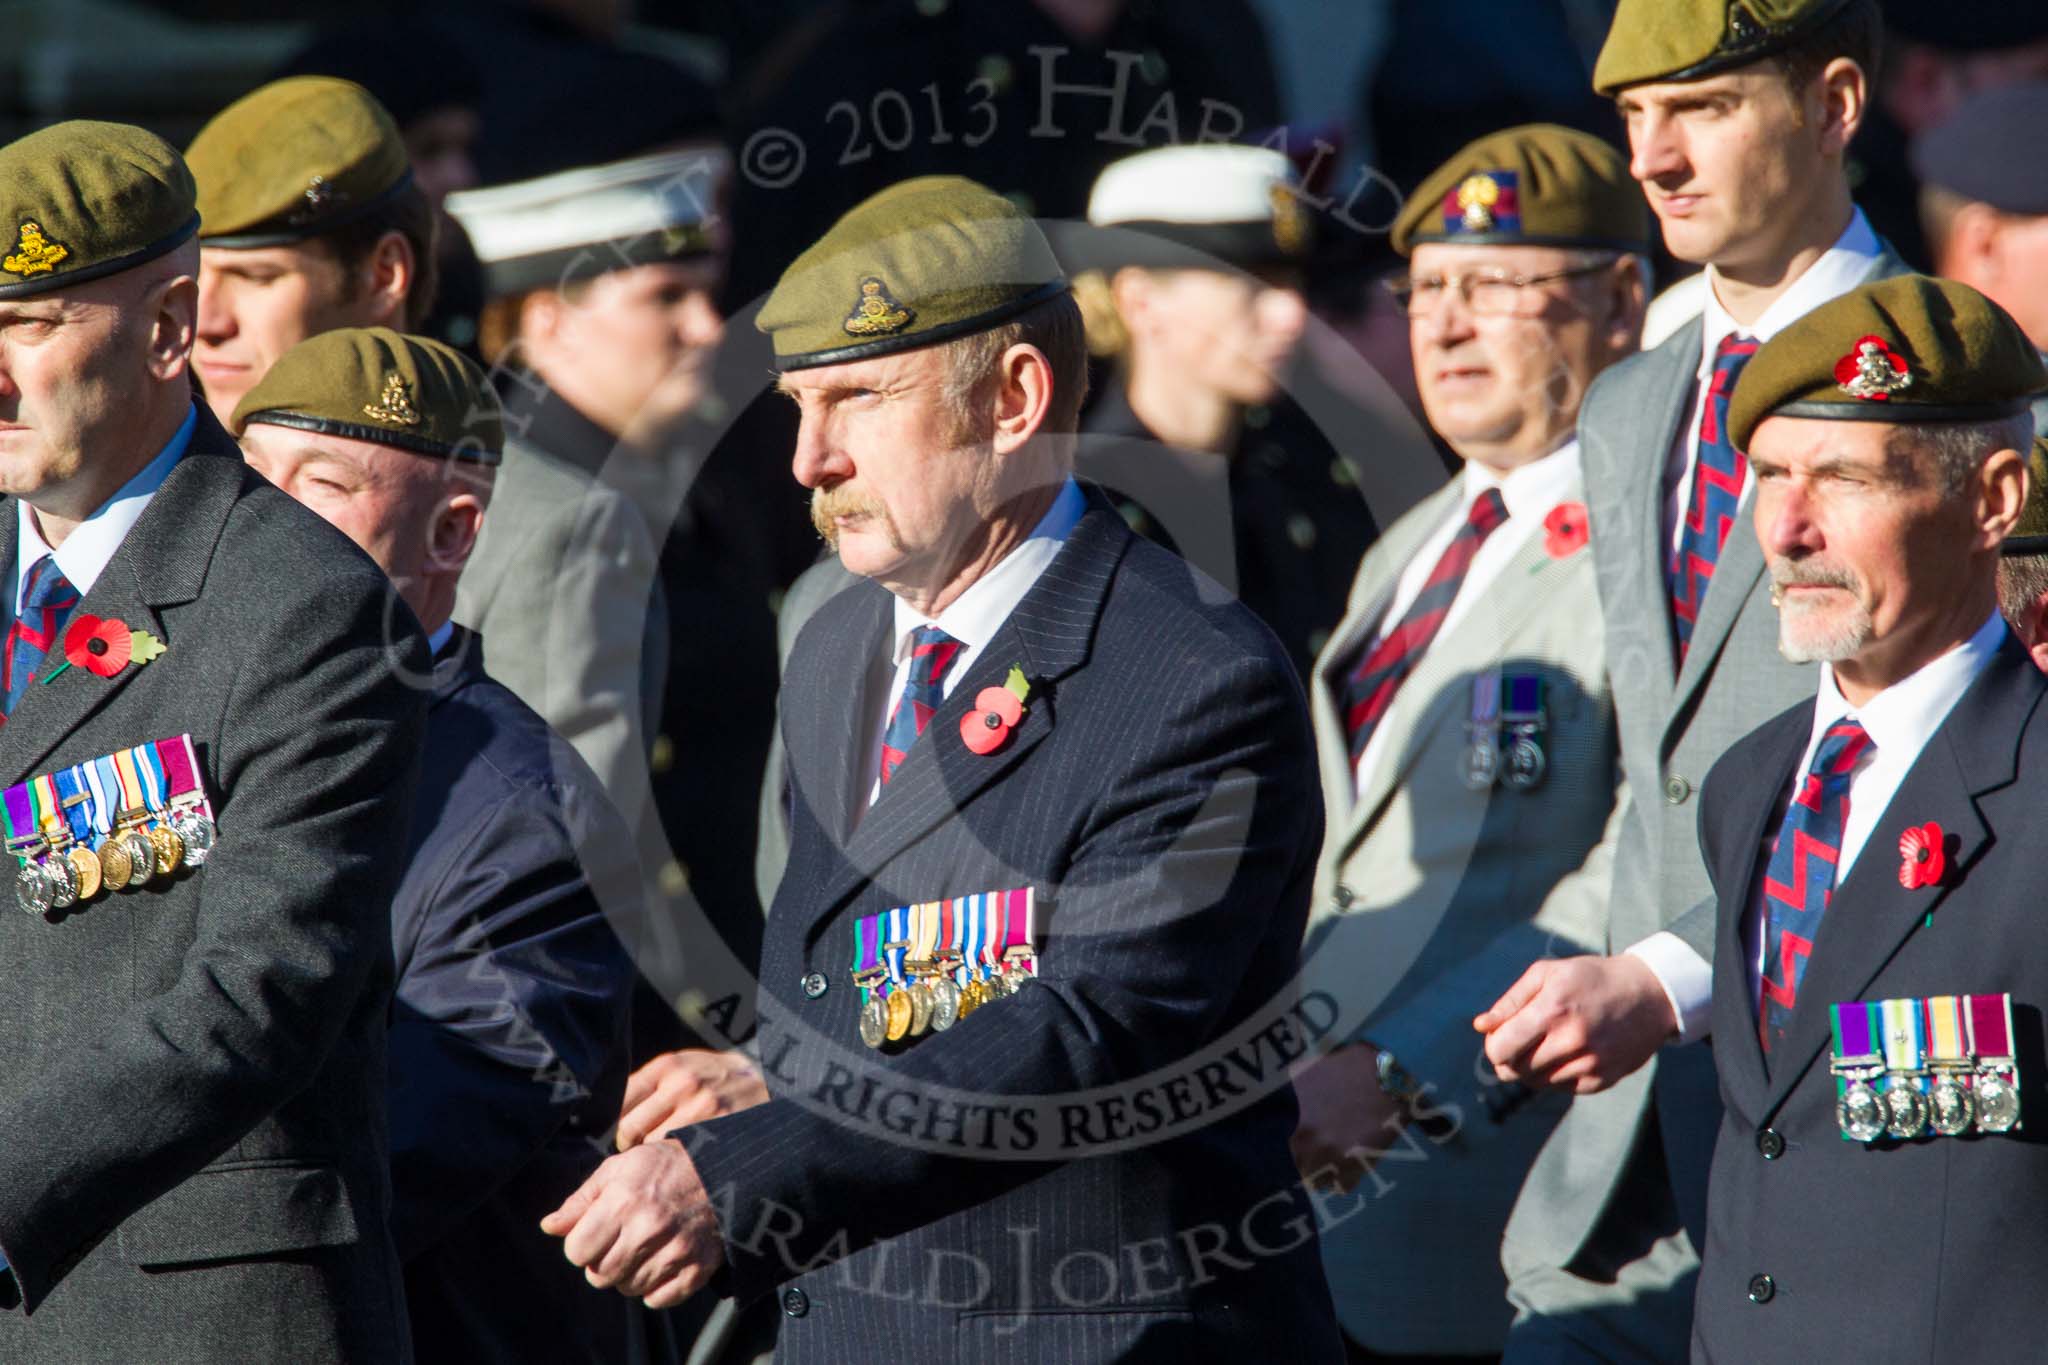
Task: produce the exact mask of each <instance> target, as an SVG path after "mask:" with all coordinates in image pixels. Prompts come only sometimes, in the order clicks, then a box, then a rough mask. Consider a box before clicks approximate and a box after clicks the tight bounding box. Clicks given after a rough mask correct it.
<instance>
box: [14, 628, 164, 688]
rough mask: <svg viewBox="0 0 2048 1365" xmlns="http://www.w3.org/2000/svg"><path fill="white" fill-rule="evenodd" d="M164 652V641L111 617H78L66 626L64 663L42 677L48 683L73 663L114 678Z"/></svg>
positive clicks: (105, 676)
mask: <svg viewBox="0 0 2048 1365" xmlns="http://www.w3.org/2000/svg"><path fill="white" fill-rule="evenodd" d="M163 652H164V642H163V641H162V640H159V639H157V638H156V636H154V635H151V634H150V633H149V632H148V631H146V630H130V629H129V628H128V623H127V622H125V621H122V620H119V619H117V618H115V617H112V616H107V617H99V616H90V615H79V616H74V617H72V618H71V624H70V625H68V626H66V627H64V662H63V663H61V664H58V665H57V666H56V667H55V668H53V669H51V670H50V671H49V672H48V673H46V674H44V675H43V681H44V682H49V681H51V680H52V679H54V678H55V677H56V676H57V675H58V674H59V673H62V672H63V671H64V670H65V669H67V668H69V667H71V666H72V665H73V664H76V665H78V666H79V667H80V668H83V669H87V670H89V671H91V672H92V673H95V674H97V675H98V676H100V677H102V678H111V677H113V676H114V675H115V674H116V673H119V672H120V671H121V670H122V669H124V668H126V667H127V666H128V665H129V664H131V663H133V664H146V663H148V662H149V661H150V660H151V659H154V658H155V657H156V656H157V655H159V654H161V653H163Z"/></svg>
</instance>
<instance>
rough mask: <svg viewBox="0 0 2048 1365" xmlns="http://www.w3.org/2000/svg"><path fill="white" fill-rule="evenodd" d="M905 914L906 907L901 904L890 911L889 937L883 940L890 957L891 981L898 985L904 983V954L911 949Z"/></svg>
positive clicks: (884, 949)
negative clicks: (906, 933)
mask: <svg viewBox="0 0 2048 1365" xmlns="http://www.w3.org/2000/svg"><path fill="white" fill-rule="evenodd" d="M903 916H904V907H903V906H900V905H899V906H897V907H896V908H895V909H894V910H891V911H890V912H889V918H888V923H889V937H888V938H886V939H884V940H883V941H882V952H883V953H884V954H886V955H887V956H888V959H889V982H890V984H891V985H893V986H898V987H900V986H902V984H903V955H904V954H905V953H907V952H908V951H909V950H910V944H909V943H908V942H907V941H906V940H905V939H904V932H905V930H904V926H903Z"/></svg>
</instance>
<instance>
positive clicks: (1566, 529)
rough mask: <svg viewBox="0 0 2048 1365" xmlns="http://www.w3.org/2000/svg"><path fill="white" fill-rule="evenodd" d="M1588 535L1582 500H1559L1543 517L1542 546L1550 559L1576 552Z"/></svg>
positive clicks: (1584, 545)
mask: <svg viewBox="0 0 2048 1365" xmlns="http://www.w3.org/2000/svg"><path fill="white" fill-rule="evenodd" d="M1590 535H1591V532H1590V531H1589V530H1588V529H1587V526H1586V504H1584V503H1583V502H1561V503H1559V504H1558V505H1557V506H1555V507H1553V508H1551V509H1550V515H1549V516H1547V517H1545V518H1544V519H1543V548H1544V549H1545V550H1546V551H1548V552H1549V555H1550V557H1551V558H1552V559H1563V558H1565V557H1567V556H1569V555H1575V554H1577V553H1578V552H1579V551H1580V550H1582V549H1584V548H1585V547H1586V540H1587V538H1588V537H1589V536H1590Z"/></svg>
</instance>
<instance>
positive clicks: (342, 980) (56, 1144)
mask: <svg viewBox="0 0 2048 1365" xmlns="http://www.w3.org/2000/svg"><path fill="white" fill-rule="evenodd" d="M15 519H16V511H15V505H14V502H13V501H12V500H11V499H0V564H8V563H11V562H12V560H13V556H14V553H15ZM78 611H79V612H80V613H89V614H91V615H94V616H100V617H114V618H118V619H120V620H121V621H124V622H126V623H127V624H128V625H130V626H131V627H135V628H142V629H148V630H150V631H151V632H153V633H154V634H155V635H157V637H158V638H160V639H161V640H162V641H163V642H164V644H165V645H166V649H165V652H164V653H163V655H162V656H161V657H159V658H157V659H156V660H155V661H154V662H152V663H150V664H149V665H148V666H147V667H144V666H140V665H136V664H130V665H129V666H128V667H126V668H124V669H122V670H121V671H120V672H119V673H117V674H115V675H114V676H113V677H111V678H102V677H99V676H97V675H95V674H93V673H91V672H89V671H88V670H86V669H84V668H76V667H74V668H69V669H66V670H64V671H63V672H61V673H59V672H57V671H56V669H57V667H58V665H60V664H62V663H63V662H64V660H63V655H62V652H61V651H56V652H53V653H52V654H51V655H50V656H49V657H48V658H47V659H46V660H45V662H44V665H43V667H42V668H41V669H39V670H38V679H37V681H35V682H33V683H31V684H30V685H29V687H28V690H27V692H26V693H25V694H24V696H23V698H22V700H21V702H20V703H19V704H18V705H17V706H16V708H15V711H14V714H13V715H12V716H11V717H9V719H8V721H7V723H6V724H5V725H4V726H0V784H12V783H15V782H18V781H21V780H22V779H24V778H26V777H30V776H33V775H36V774H40V773H45V772H49V771H51V770H52V769H55V768H60V767H67V766H69V765H71V764H75V763H78V762H81V761H83V760H85V759H88V758H92V757H96V756H98V755H102V754H107V753H110V752H112V751H113V750H115V749H116V748H119V747H123V746H129V745H135V744H141V743H144V742H147V741H150V740H154V739H161V738H166V737H170V736H175V735H178V734H180V733H181V732H182V733H190V734H191V736H192V739H193V743H194V745H195V746H196V750H197V755H198V759H199V766H200V768H201V770H202V772H203V774H204V779H205V782H206V785H207V789H208V792H209V794H210V795H211V796H212V798H213V801H214V804H215V810H216V814H217V816H218V822H219V841H218V843H217V844H216V846H215V848H214V851H213V854H212V857H211V858H210V859H209V860H208V862H207V863H206V865H205V866H204V867H203V868H200V869H197V870H195V871H190V872H184V873H181V874H179V875H178V876H177V877H176V878H175V879H174V880H172V881H171V882H169V883H168V884H160V885H154V886H151V887H148V888H146V889H143V890H140V891H135V892H123V893H118V894H115V893H105V892H103V893H101V895H100V896H99V897H98V898H97V899H95V900H93V901H91V902H89V903H87V904H85V905H83V906H80V907H77V908H75V909H73V910H71V911H69V912H56V913H53V914H50V915H48V916H37V917H30V916H28V915H24V914H22V913H21V912H20V911H18V910H10V911H9V913H8V914H6V915H4V916H0V962H5V963H6V964H7V965H6V968H5V970H4V971H0V1037H5V1038H8V1039H9V1040H11V1042H12V1049H13V1050H12V1052H11V1054H10V1057H9V1060H8V1062H7V1064H6V1065H5V1066H0V1255H4V1256H5V1257H6V1259H7V1262H8V1263H9V1264H10V1265H11V1266H12V1267H13V1273H14V1278H15V1281H16V1282H17V1284H18V1298H17V1300H16V1302H14V1303H12V1304H9V1305H6V1306H7V1307H9V1308H11V1309H12V1310H13V1311H4V1312H0V1360H5V1361H7V1362H9V1365H19V1362H36V1361H50V1362H53V1363H56V1365H80V1363H81V1362H90V1361H133V1360H142V1359H148V1360H162V1361H202V1360H203V1361H215V1360H234V1361H273V1360H292V1361H336V1360H350V1361H376V1362H385V1361H390V1360H394V1359H401V1358H405V1357H406V1356H408V1355H409V1351H408V1346H407V1340H406V1332H405V1325H404V1307H403V1298H402V1291H401V1287H400V1282H399V1277H398V1265H397V1260H396V1257H395V1256H394V1255H393V1252H392V1248H391V1241H390V1236H389V1233H388V1230H387V1224H386V1218H387V1210H388V1205H389V1202H390V1185H389V1175H388V1170H387V1167H388V1162H389V1152H388V1150H387V1145H386V1137H385V1134H386V1127H385V1100H384V1084H385V1028H386V1015H387V1011H388V1009H389V1004H390V994H391V985H392V958H391V928H390V905H391V897H392V894H393V891H394V889H395V888H396V887H397V885H398V879H399V876H400V874H401V873H402V872H403V871H404V867H405V863H404V857H403V851H404V849H405V846H406V828H407V821H408V818H409V815H410V811H411V806H412V802H413V793H414V788H415V785H416V782H417V778H418V768H417V765H418V762H419V753H420V748H421V741H422V736H423V734H424V731H425V715H426V703H427V692H426V687H425V679H426V670H427V667H428V659H427V650H426V644H425V641H424V639H423V638H422V637H421V635H420V630H419V626H418V623H417V622H415V621H414V620H413V617H412V614H411V613H410V612H409V611H407V610H406V608H405V606H404V605H403V603H401V602H399V601H398V599H397V597H396V595H395V594H394V593H393V592H392V590H391V587H390V584H389V582H388V581H387V580H386V579H385V577H384V575H383V574H382V573H381V572H379V570H378V569H377V566H376V565H375V564H373V563H371V562H370V560H369V559H368V558H367V557H366V556H364V555H363V554H362V552H361V551H359V550H357V549H356V548H355V546H353V545H351V544H349V543H348V541H347V540H346V539H344V538H343V537H342V535H341V533H340V532H339V531H336V530H334V529H333V528H332V527H330V526H328V525H327V524H326V523H325V522H323V521H321V520H320V519H319V518H318V517H317V516H315V515H314V514H313V513H311V512H309V511H307V510H306V509H305V508H303V507H301V506H299V505H298V504H297V503H295V502H293V501H292V500H291V499H290V498H288V497H286V496H285V495H284V494H282V493H280V492H278V491H277V490H276V489H274V488H272V487H271V486H270V485H269V484H267V483H265V482H264V481H263V480H262V479H261V478H259V477H258V476H257V475H256V474H255V473H254V472H252V471H250V470H249V469H248V468H247V467H246V466H244V465H243V463H242V461H241V456H240V452H239V451H237V450H236V448H235V446H234V444H233V442H232V441H230V440H229V438H228V436H227V433H226V432H224V431H223V430H221V428H220V426H219V424H218V423H216V422H215V421H214V419H213V418H212V417H211V416H210V415H209V414H208V413H206V411H205V410H204V408H202V409H201V410H200V415H199V427H198V431H197V432H196V434H195V435H194V437H193V442H192V446H191V449H190V450H189V452H188V453H187V454H186V455H185V457H184V458H183V459H182V460H180V461H179V462H178V464H177V465H176V466H174V467H173V468H172V470H171V473H170V476H169V478H168V479H166V480H165V482H164V484H163V486H162V488H161V489H159V490H158V492H157V494H156V496H155V497H154V498H153V499H152V500H151V502H150V504H149V507H148V508H147V510H146V511H144V513H143V514H142V517H141V519H140V520H139V521H137V522H136V524H135V526H134V528H133V529H132V530H131V531H130V532H129V533H128V535H127V537H126V538H125V539H124V540H123V541H122V542H121V546H120V549H119V550H118V551H117V552H116V553H115V555H114V557H113V559H112V560H111V561H110V562H109V563H108V564H107V567H106V569H105V570H104V571H103V572H102V574H101V575H100V577H99V579H98V581H97V582H96V583H95V584H94V585H93V588H92V591H91V592H89V593H87V594H86V596H85V600H84V601H83V602H81V603H80V604H79V606H78ZM45 680H47V681H45ZM12 879H13V878H12V876H11V875H10V876H9V877H8V878H7V880H9V881H10V882H11V881H12ZM8 891H9V895H10V899H11V891H12V888H11V887H10V888H9V889H8Z"/></svg>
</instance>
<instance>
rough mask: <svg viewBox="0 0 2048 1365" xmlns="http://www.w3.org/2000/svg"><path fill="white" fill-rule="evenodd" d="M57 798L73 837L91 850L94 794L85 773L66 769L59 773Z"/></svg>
mask: <svg viewBox="0 0 2048 1365" xmlns="http://www.w3.org/2000/svg"><path fill="white" fill-rule="evenodd" d="M57 796H58V799H59V801H60V802H61V803H62V805H63V808H64V823H65V824H67V825H69V826H70V828H71V837H72V838H73V839H76V840H77V841H78V842H79V843H80V844H82V845H84V846H85V847H86V848H91V847H92V792H91V791H90V790H89V789H88V788H87V787H86V785H85V774H84V772H83V771H82V770H81V769H79V768H66V769H65V770H64V771H63V772H61V773H58V774H57Z"/></svg>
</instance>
